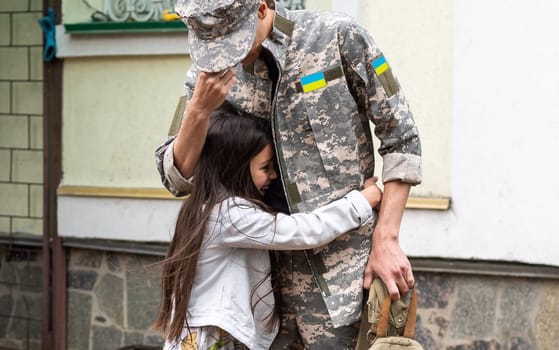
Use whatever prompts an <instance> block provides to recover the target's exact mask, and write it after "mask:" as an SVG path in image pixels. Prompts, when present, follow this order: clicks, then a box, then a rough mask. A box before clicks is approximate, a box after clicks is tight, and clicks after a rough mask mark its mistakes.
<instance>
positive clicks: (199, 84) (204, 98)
mask: <svg viewBox="0 0 559 350" xmlns="http://www.w3.org/2000/svg"><path fill="white" fill-rule="evenodd" d="M235 74H236V71H235V69H234V68H230V69H228V70H225V71H223V72H218V73H206V72H201V73H200V75H199V76H198V80H196V85H195V86H194V93H193V94H192V99H191V100H190V103H189V105H188V108H189V109H191V110H193V111H195V112H198V113H201V114H203V115H209V114H210V113H211V112H213V111H214V110H216V109H217V108H218V107H219V106H221V104H222V103H223V101H225V98H226V97H227V94H229V91H230V90H231V87H232V86H233V84H234V83H235Z"/></svg>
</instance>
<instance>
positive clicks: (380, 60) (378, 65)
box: [371, 55, 388, 75]
mask: <svg viewBox="0 0 559 350" xmlns="http://www.w3.org/2000/svg"><path fill="white" fill-rule="evenodd" d="M371 65H372V66H373V69H374V70H375V73H376V74H377V75H381V74H382V73H384V72H386V71H387V70H388V62H386V59H385V58H384V55H380V56H378V57H377V58H375V59H374V60H373V62H371Z"/></svg>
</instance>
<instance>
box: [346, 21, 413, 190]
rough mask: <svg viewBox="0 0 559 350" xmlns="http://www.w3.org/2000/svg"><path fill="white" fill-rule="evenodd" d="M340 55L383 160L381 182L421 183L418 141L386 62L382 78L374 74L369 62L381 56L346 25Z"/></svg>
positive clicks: (355, 29) (363, 34)
mask: <svg viewBox="0 0 559 350" xmlns="http://www.w3.org/2000/svg"><path fill="white" fill-rule="evenodd" d="M340 40H341V41H342V42H341V48H342V50H341V52H342V55H343V57H344V61H345V64H346V65H347V68H346V75H347V78H348V81H349V82H350V86H352V87H353V90H354V91H352V94H353V96H354V97H355V98H356V100H357V101H358V103H359V104H360V109H361V110H362V111H363V113H366V115H367V118H368V119H369V120H370V121H371V122H372V123H373V125H374V133H375V135H376V136H377V138H378V139H379V140H380V146H379V148H378V152H379V154H380V155H381V156H382V157H383V164H384V168H383V171H382V175H383V179H382V180H383V182H388V181H402V182H406V183H409V184H411V185H416V184H419V183H421V180H422V170H421V142H420V139H419V132H418V129H417V125H416V123H415V121H414V118H413V114H412V112H411V110H410V108H409V105H408V101H407V100H406V98H405V96H404V94H403V93H402V89H401V88H400V85H399V82H398V80H397V79H396V77H395V75H394V73H393V72H392V69H391V68H390V66H389V65H388V64H389V63H388V61H387V60H386V66H385V69H386V70H385V71H383V72H384V73H381V74H382V75H384V76H383V77H382V79H381V78H380V75H377V74H376V73H375V69H374V68H373V61H375V60H377V59H379V58H380V59H381V60H382V62H385V58H384V55H383V53H382V51H381V50H380V48H379V47H378V46H377V45H376V43H375V42H374V40H373V38H372V37H371V36H370V35H369V34H368V33H367V31H366V30H365V29H364V28H363V27H361V26H360V25H358V24H355V23H352V22H349V23H348V24H347V26H346V27H345V28H344V34H343V35H342V36H341V39H340Z"/></svg>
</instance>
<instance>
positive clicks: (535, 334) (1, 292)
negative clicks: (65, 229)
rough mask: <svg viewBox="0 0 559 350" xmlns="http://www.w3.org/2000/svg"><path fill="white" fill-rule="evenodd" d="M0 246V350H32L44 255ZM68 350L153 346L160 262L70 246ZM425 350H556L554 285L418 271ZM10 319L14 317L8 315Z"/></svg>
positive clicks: (558, 306) (558, 303)
mask: <svg viewBox="0 0 559 350" xmlns="http://www.w3.org/2000/svg"><path fill="white" fill-rule="evenodd" d="M34 249H35V250H33V249H31V250H29V248H26V249H23V250H21V249H20V250H16V251H10V249H8V247H6V246H0V279H3V280H5V281H10V282H13V283H11V284H9V285H6V284H0V314H6V313H7V314H9V315H11V316H12V317H0V348H2V347H7V348H11V349H39V348H40V333H41V332H40V320H41V300H42V299H41V277H42V275H41V271H42V270H41V268H42V267H41V253H40V249H39V248H34ZM67 257H68V271H67V349H68V350H98V349H104V350H105V349H107V350H110V349H115V350H116V349H119V348H121V347H125V346H132V345H136V346H139V345H143V346H150V347H153V348H158V347H160V345H161V344H162V342H163V337H162V335H161V334H159V333H158V332H155V331H153V330H151V329H150V325H151V323H152V322H153V320H154V318H155V315H156V313H157V308H158V306H159V286H160V284H159V278H160V276H159V273H160V269H159V267H158V266H157V265H156V264H155V263H157V262H158V261H159V260H160V259H161V257H157V256H150V255H137V254H127V253H115V252H103V251H98V250H87V249H75V248H73V249H67ZM416 278H417V291H418V306H419V310H418V319H417V328H416V338H417V339H418V340H419V341H420V342H421V343H422V344H423V346H424V348H425V349H426V350H556V349H557V348H558V347H557V339H559V326H558V325H559V280H557V279H537V278H517V277H495V276H476V275H459V274H451V273H430V272H420V271H417V272H416ZM13 316H15V317H13Z"/></svg>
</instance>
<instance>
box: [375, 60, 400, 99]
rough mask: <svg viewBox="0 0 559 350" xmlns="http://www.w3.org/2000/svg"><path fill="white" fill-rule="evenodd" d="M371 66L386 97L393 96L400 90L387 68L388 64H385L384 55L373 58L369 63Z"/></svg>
mask: <svg viewBox="0 0 559 350" xmlns="http://www.w3.org/2000/svg"><path fill="white" fill-rule="evenodd" d="M371 66H372V67H373V70H374V71H375V74H376V76H377V77H378V80H379V81H380V83H381V85H382V87H383V88H384V91H385V92H386V95H387V96H388V97H392V96H394V94H396V93H397V92H398V91H399V90H400V85H399V84H398V82H397V81H396V79H395V78H394V75H392V69H390V67H389V66H388V62H386V59H385V58H384V55H382V54H381V55H379V56H377V57H375V58H374V59H373V61H372V62H371Z"/></svg>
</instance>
